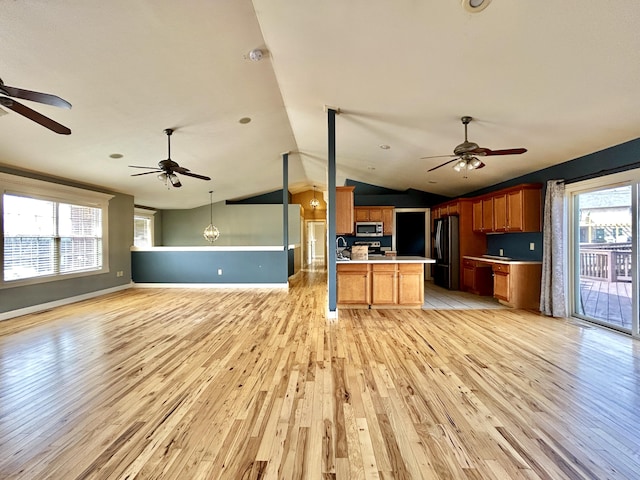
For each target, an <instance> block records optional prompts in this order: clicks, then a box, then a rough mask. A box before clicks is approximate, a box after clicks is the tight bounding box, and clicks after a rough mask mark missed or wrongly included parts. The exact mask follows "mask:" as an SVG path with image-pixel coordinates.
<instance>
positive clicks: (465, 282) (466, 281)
mask: <svg viewBox="0 0 640 480" xmlns="http://www.w3.org/2000/svg"><path fill="white" fill-rule="evenodd" d="M475 289H476V268H475V266H474V265H473V264H467V263H466V262H465V264H464V265H463V266H462V290H464V291H465V292H473V291H474V290H475Z"/></svg>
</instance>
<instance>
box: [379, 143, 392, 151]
mask: <svg viewBox="0 0 640 480" xmlns="http://www.w3.org/2000/svg"><path fill="white" fill-rule="evenodd" d="M379 146H380V148H381V149H382V150H389V149H390V148H391V145H387V144H386V143H383V144H382V145H379Z"/></svg>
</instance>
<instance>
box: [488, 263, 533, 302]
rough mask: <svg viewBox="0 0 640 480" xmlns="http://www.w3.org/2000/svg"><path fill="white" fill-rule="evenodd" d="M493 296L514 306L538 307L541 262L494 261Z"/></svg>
mask: <svg viewBox="0 0 640 480" xmlns="http://www.w3.org/2000/svg"><path fill="white" fill-rule="evenodd" d="M492 269H493V296H494V297H495V298H497V299H498V300H499V301H500V303H503V304H505V305H508V306H510V307H514V308H527V309H530V310H539V309H540V281H541V277H542V264H541V263H518V262H513V263H494V264H492Z"/></svg>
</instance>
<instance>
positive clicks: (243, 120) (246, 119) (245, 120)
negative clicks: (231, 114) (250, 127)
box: [238, 117, 251, 125]
mask: <svg viewBox="0 0 640 480" xmlns="http://www.w3.org/2000/svg"><path fill="white" fill-rule="evenodd" d="M250 121H251V118H249V117H242V118H241V119H240V120H238V123H241V124H243V125H245V124H247V123H249V122H250Z"/></svg>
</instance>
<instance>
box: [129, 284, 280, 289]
mask: <svg viewBox="0 0 640 480" xmlns="http://www.w3.org/2000/svg"><path fill="white" fill-rule="evenodd" d="M133 287H134V288H289V284H288V283H134V284H133Z"/></svg>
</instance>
